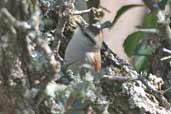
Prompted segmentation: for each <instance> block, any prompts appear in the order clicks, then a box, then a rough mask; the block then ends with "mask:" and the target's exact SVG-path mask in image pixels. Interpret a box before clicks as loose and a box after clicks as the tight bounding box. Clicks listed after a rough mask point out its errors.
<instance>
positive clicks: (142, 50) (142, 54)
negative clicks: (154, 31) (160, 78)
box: [134, 42, 151, 72]
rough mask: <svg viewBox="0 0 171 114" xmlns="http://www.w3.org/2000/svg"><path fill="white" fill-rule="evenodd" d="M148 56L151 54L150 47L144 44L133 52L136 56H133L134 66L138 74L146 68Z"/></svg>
mask: <svg viewBox="0 0 171 114" xmlns="http://www.w3.org/2000/svg"><path fill="white" fill-rule="evenodd" d="M150 54H151V48H150V46H148V45H147V44H146V43H144V42H142V43H141V44H139V45H138V47H137V49H136V50H135V55H136V56H134V66H135V69H136V70H137V71H138V72H140V71H142V70H145V69H147V67H146V66H147V63H148V59H149V55H150Z"/></svg>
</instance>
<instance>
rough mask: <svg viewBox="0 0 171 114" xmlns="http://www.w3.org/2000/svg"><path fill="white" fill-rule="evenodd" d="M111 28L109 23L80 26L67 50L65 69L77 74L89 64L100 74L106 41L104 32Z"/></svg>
mask: <svg viewBox="0 0 171 114" xmlns="http://www.w3.org/2000/svg"><path fill="white" fill-rule="evenodd" d="M109 27H111V22H109V21H107V22H104V23H102V24H100V23H95V24H91V25H88V26H86V27H81V26H79V27H78V28H77V29H76V30H75V31H74V34H73V36H72V39H71V40H70V42H69V44H68V46H67V48H66V50H65V55H64V67H65V68H66V69H70V70H72V71H73V73H74V74H77V73H78V72H79V69H80V67H81V66H82V65H84V64H88V65H90V66H91V68H92V69H93V70H94V71H96V72H100V70H101V67H102V65H101V61H102V60H101V48H102V45H103V40H104V39H103V32H102V30H103V29H104V28H109Z"/></svg>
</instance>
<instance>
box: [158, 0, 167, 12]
mask: <svg viewBox="0 0 171 114" xmlns="http://www.w3.org/2000/svg"><path fill="white" fill-rule="evenodd" d="M167 2H168V0H161V1H160V2H159V7H160V9H162V10H164V9H165V6H166V4H167Z"/></svg>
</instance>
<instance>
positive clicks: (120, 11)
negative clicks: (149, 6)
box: [112, 4, 143, 26]
mask: <svg viewBox="0 0 171 114" xmlns="http://www.w3.org/2000/svg"><path fill="white" fill-rule="evenodd" d="M140 6H143V5H141V4H131V5H125V6H123V7H121V8H120V9H119V10H118V11H117V14H116V16H115V17H114V19H113V21H112V26H114V25H115V23H116V22H117V21H118V19H119V18H120V17H121V16H122V15H123V14H124V13H125V12H127V11H128V10H130V9H132V8H135V7H140Z"/></svg>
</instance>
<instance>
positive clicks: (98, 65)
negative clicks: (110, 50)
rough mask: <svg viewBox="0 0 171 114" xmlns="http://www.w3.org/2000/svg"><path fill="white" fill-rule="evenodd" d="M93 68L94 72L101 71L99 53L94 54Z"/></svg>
mask: <svg viewBox="0 0 171 114" xmlns="http://www.w3.org/2000/svg"><path fill="white" fill-rule="evenodd" d="M94 66H95V70H96V71H100V70H101V67H102V66H101V56H100V53H96V54H95V57H94Z"/></svg>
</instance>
